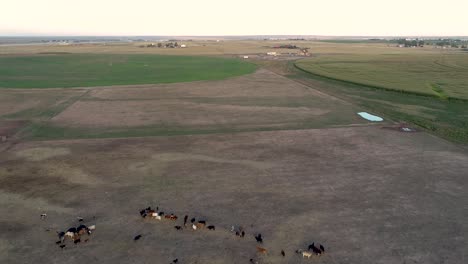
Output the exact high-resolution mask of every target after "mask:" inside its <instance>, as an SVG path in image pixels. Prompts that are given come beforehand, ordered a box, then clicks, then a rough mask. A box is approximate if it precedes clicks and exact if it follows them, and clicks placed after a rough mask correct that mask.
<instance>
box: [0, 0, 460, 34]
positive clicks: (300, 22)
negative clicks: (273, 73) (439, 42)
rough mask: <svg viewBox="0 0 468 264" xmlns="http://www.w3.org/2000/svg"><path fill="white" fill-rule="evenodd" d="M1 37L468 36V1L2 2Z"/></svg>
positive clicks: (49, 0) (211, 0) (76, 0)
mask: <svg viewBox="0 0 468 264" xmlns="http://www.w3.org/2000/svg"><path fill="white" fill-rule="evenodd" d="M0 3H1V4H0V35H3V36H19V35H68V36H71V35H74V36H78V35H85V36H91V35H99V36H104V35H109V36H142V35H159V36H171V35H172V36H215V35H216V36H222V35H325V36H468V16H466V10H468V0H444V1H442V0H437V1H435V0H320V1H317V0H284V1H278V0H268V1H267V0H229V1H227V0H164V1H161V0H131V1H129V0H73V1H71V0H0Z"/></svg>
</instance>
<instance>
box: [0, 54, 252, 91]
mask: <svg viewBox="0 0 468 264" xmlns="http://www.w3.org/2000/svg"><path fill="white" fill-rule="evenodd" d="M254 70H255V66H254V65H253V64H250V63H246V62H242V61H240V60H235V59H226V58H210V57H189V56H161V55H114V54H99V55H98V54H65V55H64V54H60V55H36V56H4V57H0V87H4V88H54V87H84V86H107V85H124V84H151V83H173V82H188V81H197V80H218V79H224V78H228V77H232V76H237V75H242V74H246V73H251V72H253V71H254Z"/></svg>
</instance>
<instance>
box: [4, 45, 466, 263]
mask: <svg viewBox="0 0 468 264" xmlns="http://www.w3.org/2000/svg"><path fill="white" fill-rule="evenodd" d="M279 44H287V42H286V41H282V42H281V41H253V40H251V41H233V40H230V41H220V42H218V41H208V40H207V41H193V42H191V43H189V44H188V47H187V48H184V49H182V48H178V49H165V48H141V44H139V43H134V44H112V45H102V44H83V45H69V46H64V45H35V46H28V45H19V46H15V45H9V46H0V87H2V88H0V136H3V137H2V142H0V198H1V199H0V205H1V206H0V231H1V232H0V263H41V262H42V263H86V262H87V263H171V261H172V260H173V259H176V258H177V259H178V260H179V262H178V263H200V264H202V263H203V264H205V263H249V260H250V259H254V260H255V261H258V262H259V263H343V264H347V263H369V264H371V263H379V264H393V263H408V264H409V263H447V264H448V263H454V264H455V263H465V262H467V261H468V260H467V258H468V256H467V255H468V254H467V252H468V243H467V240H468V206H467V205H468V192H466V190H467V187H468V178H467V171H468V148H467V145H466V144H467V143H468V122H467V120H468V119H467V118H468V101H467V99H468V96H467V95H468V88H467V86H466V81H468V74H467V72H468V68H467V67H468V66H467V64H466V63H467V61H468V53H467V52H463V51H459V50H442V49H434V48H431V47H424V48H415V49H412V48H408V49H405V48H396V47H391V46H389V45H387V44H379V43H340V42H318V41H295V42H294V44H296V45H299V46H307V47H309V48H310V52H311V56H308V57H303V56H301V55H298V54H293V53H291V50H288V49H275V51H277V52H279V53H282V54H283V55H280V56H266V55H265V54H266V52H269V51H271V50H272V48H271V47H272V46H275V45H279ZM290 53H291V54H290ZM174 55H178V56H174ZM244 56H249V58H248V59H243V57H244ZM405 69H406V70H405ZM361 111H367V112H370V113H372V114H376V115H379V116H381V117H383V118H384V121H383V122H379V123H371V122H369V121H366V120H364V119H362V118H361V117H359V116H358V115H357V113H358V112H361ZM402 127H408V128H411V129H412V130H411V131H412V132H404V131H403V130H402V129H401V128H402ZM147 206H153V207H156V206H159V207H160V209H162V210H163V211H164V212H166V213H174V214H176V215H177V216H178V217H179V219H178V220H177V221H176V223H174V222H172V221H170V220H162V221H158V220H148V219H142V217H141V216H140V214H139V210H141V209H143V208H145V207H147ZM41 214H46V216H45V217H43V218H42V219H41V217H40V216H41ZM184 215H189V216H190V218H191V217H196V218H197V219H203V220H206V221H207V222H208V224H212V225H215V226H216V230H214V231H210V230H206V229H204V230H196V231H194V230H191V229H190V228H185V229H183V230H175V229H174V225H182V220H181V219H182V218H183V216H184ZM78 217H82V218H83V219H84V221H83V222H78V220H77V219H78ZM80 223H85V224H86V225H93V224H95V225H96V230H95V232H93V234H92V235H91V236H90V237H89V241H88V242H84V241H82V243H79V244H73V243H72V242H71V243H67V244H66V247H64V248H63V249H62V248H60V247H59V246H58V245H57V244H56V243H55V242H56V241H57V240H58V237H57V233H56V232H57V231H66V229H68V228H69V227H71V226H77V225H79V224H80ZM231 226H242V227H243V228H244V229H245V231H246V233H247V234H246V236H245V237H244V238H240V237H238V236H235V235H234V234H233V233H232V232H230V230H231ZM258 233H261V234H262V235H263V237H264V242H263V244H262V245H261V246H262V247H264V248H265V249H267V253H266V254H259V253H258V252H257V250H256V246H257V243H256V241H255V239H254V234H258ZM136 235H142V237H141V238H140V239H139V240H138V241H135V240H134V237H135V236H136ZM312 242H315V243H316V244H323V245H324V246H325V249H326V253H325V254H323V255H322V256H312V257H311V258H310V259H307V258H305V259H304V258H302V255H299V254H296V253H295V251H296V250H297V249H307V246H308V245H309V244H310V243H312ZM281 250H284V251H285V253H286V254H285V256H284V257H283V256H281V254H280V252H281Z"/></svg>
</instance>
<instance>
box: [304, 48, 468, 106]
mask: <svg viewBox="0 0 468 264" xmlns="http://www.w3.org/2000/svg"><path fill="white" fill-rule="evenodd" d="M296 65H297V66H298V67H300V68H302V69H304V70H306V71H310V72H312V73H314V74H318V75H321V76H325V77H329V78H333V79H338V80H343V81H347V82H352V83H355V84H363V85H369V86H374V87H381V88H385V89H393V90H398V91H406V92H413V93H418V94H428V95H433V96H436V97H440V98H442V99H447V98H455V99H468V85H467V83H468V54H466V53H448V52H441V51H439V52H433V53H430V54H378V55H363V54H359V55H358V54H354V55H349V54H347V55H328V56H327V55H323V56H318V57H315V58H312V59H306V60H301V61H298V62H297V63H296Z"/></svg>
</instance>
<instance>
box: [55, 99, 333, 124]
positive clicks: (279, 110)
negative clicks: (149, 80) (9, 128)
mask: <svg viewBox="0 0 468 264" xmlns="http://www.w3.org/2000/svg"><path fill="white" fill-rule="evenodd" d="M328 112H329V110H326V109H319V108H306V107H262V106H238V105H219V104H202V103H201V104H199V103H192V102H185V101H182V100H162V101H159V100H143V101H79V102H77V103H75V104H73V105H72V106H71V107H69V108H67V109H66V110H65V111H63V112H62V113H60V114H59V115H57V116H55V117H54V118H53V119H52V121H53V122H54V123H56V124H61V125H69V126H76V127H80V126H86V127H121V126H145V125H153V124H169V125H225V124H251V123H265V122H270V123H275V122H291V121H297V120H304V119H307V118H311V117H313V116H320V115H323V114H326V113H328Z"/></svg>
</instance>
